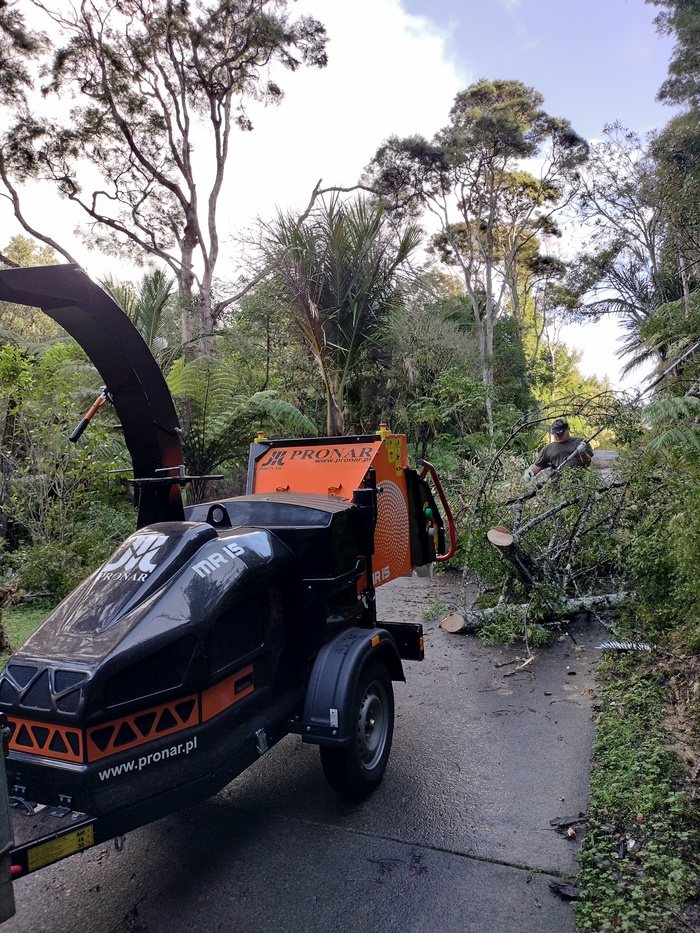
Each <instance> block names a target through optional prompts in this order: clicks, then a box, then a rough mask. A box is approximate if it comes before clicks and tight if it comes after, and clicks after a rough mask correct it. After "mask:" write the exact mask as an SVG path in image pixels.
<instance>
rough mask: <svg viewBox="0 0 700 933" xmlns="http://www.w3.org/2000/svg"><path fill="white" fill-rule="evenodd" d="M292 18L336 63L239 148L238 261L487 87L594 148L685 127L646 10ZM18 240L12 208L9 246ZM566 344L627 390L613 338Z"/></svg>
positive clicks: (446, 10)
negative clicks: (500, 88)
mask: <svg viewBox="0 0 700 933" xmlns="http://www.w3.org/2000/svg"><path fill="white" fill-rule="evenodd" d="M67 2H68V0H56V3H57V4H59V5H60V4H64V3H67ZM291 9H292V12H293V13H296V12H299V13H301V12H306V13H310V14H312V15H314V16H316V17H317V18H318V19H320V20H321V21H322V22H323V23H324V24H325V26H326V29H327V32H328V35H329V45H328V54H329V64H328V66H327V67H326V68H325V69H323V70H315V69H314V70H307V69H300V70H299V71H298V72H297V73H295V74H293V75H290V74H287V73H285V74H283V75H282V78H281V81H282V86H283V88H284V90H285V95H286V96H285V99H284V101H283V102H282V103H281V105H279V106H278V107H270V108H266V109H260V108H258V109H256V108H254V109H253V111H252V116H253V122H254V126H255V129H254V131H253V132H252V133H247V134H240V135H238V136H237V137H236V139H235V140H234V143H233V152H232V156H231V161H230V167H229V176H228V181H227V185H226V188H225V191H224V195H223V197H222V201H221V209H220V216H221V218H222V235H223V238H224V244H225V245H224V250H226V249H227V248H228V249H229V250H230V254H231V256H234V255H235V254H236V248H235V242H236V241H237V240H239V239H240V237H241V234H242V231H244V230H245V229H246V228H247V227H248V226H249V225H250V224H251V223H252V222H253V220H254V218H255V217H257V216H259V217H262V218H268V219H269V218H270V217H271V216H272V215H273V214H274V212H275V211H276V210H277V209H278V208H279V209H296V208H302V207H304V206H306V204H307V203H308V199H309V197H310V194H311V191H312V189H313V187H314V185H315V184H316V183H317V182H318V181H319V180H321V179H322V180H323V183H324V184H328V185H331V184H333V185H344V186H349V185H352V184H353V183H355V182H356V181H357V179H358V177H359V175H360V173H361V172H362V169H363V168H364V166H365V165H366V164H367V163H368V162H369V161H370V159H371V157H372V155H373V154H374V152H375V150H376V148H377V147H378V146H379V145H380V143H381V142H382V141H383V140H384V139H385V138H386V137H388V136H390V135H392V134H398V135H408V134H413V133H420V134H423V135H425V136H428V137H429V136H431V135H432V134H433V133H434V132H435V131H436V130H438V129H440V128H441V127H442V126H443V125H445V124H446V123H447V120H448V113H449V109H450V107H451V105H452V101H453V99H454V96H455V94H457V93H458V92H459V91H460V90H463V89H464V88H466V87H467V86H468V85H469V84H470V83H472V82H474V81H476V80H477V79H478V78H480V77H486V78H491V79H494V78H505V79H516V80H519V81H522V82H523V83H525V84H527V85H531V86H533V87H535V88H536V89H537V90H538V91H540V92H541V93H542V94H543V95H544V99H545V100H544V106H545V109H546V110H547V111H548V112H549V113H551V114H553V115H556V116H561V117H566V118H567V119H569V120H570V121H571V123H572V125H573V127H574V129H576V130H577V131H578V132H579V133H580V134H581V135H583V136H585V137H586V138H588V139H593V138H596V137H600V135H601V133H602V130H603V126H604V125H605V124H606V123H609V122H613V121H616V120H619V121H621V122H622V123H623V124H625V125H626V126H628V127H629V128H631V129H633V130H636V131H637V132H640V133H645V132H647V131H650V130H653V129H654V128H659V127H661V126H663V125H664V124H665V123H666V122H667V121H668V119H670V116H671V111H670V110H669V109H668V108H666V107H663V106H661V105H660V104H658V103H656V101H655V95H656V92H657V90H658V87H659V85H660V84H661V82H662V81H663V80H664V77H665V75H666V68H667V63H668V59H669V56H670V53H671V43H670V41H669V39H668V38H660V37H659V36H658V34H657V32H656V29H655V27H654V25H653V18H654V15H655V13H656V12H657V10H656V9H655V8H654V7H652V6H649V5H647V4H645V3H644V2H643V0H352V2H347V0H346V2H341V0H297V3H295V4H294V5H292V7H291ZM30 194H31V197H30V199H29V201H28V206H29V207H30V208H31V213H32V215H33V216H31V218H30V219H32V220H33V221H35V223H36V225H37V226H38V225H39V224H40V223H41V224H44V225H48V226H49V227H50V228H51V232H52V234H53V235H54V236H56V237H57V238H60V239H61V240H62V241H64V240H66V241H67V242H68V241H69V242H68V248H69V249H70V251H71V252H72V253H73V255H74V256H75V257H76V259H77V260H78V261H79V262H80V263H81V264H82V265H83V266H84V267H85V268H86V270H87V271H88V273H89V274H91V275H93V277H98V276H100V275H103V274H106V272H107V271H109V272H110V273H111V274H112V275H115V276H116V277H120V276H119V270H118V269H117V270H115V268H114V260H113V259H112V260H109V261H105V260H104V259H102V258H101V257H99V256H98V255H97V254H95V253H91V252H89V251H88V250H87V249H86V248H85V247H84V246H83V245H82V244H81V243H80V241H79V240H78V239H76V238H75V237H74V236H73V232H72V229H73V226H74V224H75V223H76V222H77V220H78V218H77V217H75V218H71V216H70V214H69V212H68V211H67V210H66V207H65V205H64V204H57V203H55V202H53V201H52V199H51V197H50V196H49V195H48V194H47V193H46V192H42V193H39V192H35V191H32V192H31V193H30ZM28 213H30V211H28ZM15 232H19V231H18V229H17V228H16V227H15V226H14V221H13V220H12V219H11V217H10V215H9V213H8V212H7V209H6V207H4V206H2V205H0V241H1V242H2V244H3V245H4V244H5V243H6V242H7V240H8V239H9V236H11V235H12V234H13V233H15ZM227 244H228V245H227ZM231 274H232V275H235V270H232V273H231ZM124 277H128V276H124ZM566 339H567V342H568V343H569V344H570V345H572V346H579V347H580V348H581V349H582V351H583V354H584V356H583V361H582V364H581V365H582V369H583V371H584V372H585V373H586V374H588V373H590V372H597V373H598V374H599V375H608V376H609V377H610V378H611V381H612V382H613V383H614V384H619V378H618V369H619V361H617V360H616V359H615V357H614V349H615V339H616V333H615V331H614V329H613V328H611V327H610V326H609V325H605V324H598V325H596V326H595V329H594V332H593V330H592V329H591V328H588V329H585V328H584V329H583V330H581V329H577V330H575V331H574V332H573V333H570V332H568V331H567V334H566Z"/></svg>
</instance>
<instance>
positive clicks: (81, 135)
mask: <svg viewBox="0 0 700 933" xmlns="http://www.w3.org/2000/svg"><path fill="white" fill-rule="evenodd" d="M34 5H35V7H37V8H38V9H39V10H41V11H43V13H44V14H45V15H46V20H47V25H48V26H50V27H51V28H52V29H53V31H56V28H58V30H59V33H58V35H59V39H60V42H59V43H58V44H56V45H55V46H52V47H51V49H50V53H51V56H52V57H51V58H50V59H49V53H48V52H46V55H45V57H44V58H43V59H42V60H43V63H44V66H45V67H46V68H47V70H48V72H49V82H48V84H47V85H46V87H45V88H44V89H43V90H44V92H45V93H46V94H49V95H55V96H56V97H57V98H58V99H59V100H66V99H68V100H73V104H72V107H71V112H70V119H69V120H66V121H63V122H62V121H61V120H60V119H58V120H57V119H56V116H55V114H52V116H51V117H50V118H49V117H45V116H42V115H41V113H40V112H39V111H37V109H36V108H35V106H34V104H33V102H32V101H31V100H30V97H29V96H28V94H27V93H26V91H27V90H29V85H30V83H31V82H34V84H33V87H34V90H38V79H37V78H36V76H34V75H31V79H30V71H29V61H30V58H29V56H30V55H34V56H35V55H37V54H39V52H40V51H41V50H42V45H41V44H40V43H39V40H38V39H37V38H36V37H27V36H26V35H25V33H24V32H21V30H20V25H18V17H19V14H18V13H17V11H16V10H13V9H11V8H10V10H9V11H6V12H5V19H6V20H8V19H9V20H12V21H13V22H15V28H14V31H13V30H12V29H9V31H8V29H7V28H6V29H5V30H4V32H3V33H1V34H2V35H4V36H5V40H4V42H5V46H7V47H8V48H9V56H10V58H11V61H12V63H13V66H14V71H13V72H11V78H12V80H11V82H10V86H9V89H8V93H7V95H6V97H8V98H9V99H8V100H6V101H4V103H5V104H6V106H8V109H9V111H10V112H9V114H7V115H6V125H7V127H8V128H7V129H6V130H5V131H4V133H3V134H2V136H1V137H0V178H1V179H2V181H3V183H4V186H5V189H6V190H7V191H8V193H9V194H10V196H11V198H12V200H13V204H14V209H15V215H16V217H17V218H18V219H19V220H20V222H22V223H23V224H24V225H25V229H27V231H28V232H30V233H33V234H34V235H40V234H39V233H38V232H37V231H36V230H34V229H33V228H31V227H30V226H29V222H28V221H27V220H26V219H25V215H24V213H23V211H22V207H21V203H20V196H19V186H20V185H21V184H22V183H24V182H27V181H29V180H33V181H46V182H49V183H51V184H53V185H54V186H55V187H56V188H57V190H58V191H59V193H60V194H61V195H62V196H63V197H65V198H67V199H68V200H69V201H71V202H72V203H73V204H75V205H77V206H78V207H79V208H80V209H81V210H82V212H83V213H84V215H85V216H86V220H87V228H86V230H85V235H86V238H87V239H88V241H89V243H90V245H91V246H92V247H93V248H97V249H100V250H102V251H103V252H106V253H107V254H112V255H120V256H126V257H127V258H128V259H130V260H131V261H136V262H140V261H142V260H143V258H144V256H149V257H150V259H151V261H158V262H160V263H162V264H165V265H166V266H167V267H168V268H169V269H170V270H171V272H172V274H173V275H174V276H175V278H176V280H177V283H178V289H179V294H180V298H181V303H182V311H183V342H185V343H189V342H190V341H191V340H192V338H193V336H197V337H199V338H200V349H201V350H202V351H204V352H211V335H212V333H213V332H214V330H215V328H216V327H217V324H218V320H219V318H220V316H221V314H222V313H223V310H224V308H225V307H226V305H227V303H228V301H227V300H224V301H223V302H220V303H219V304H218V305H214V304H213V303H212V294H213V289H214V284H215V280H214V276H215V272H216V267H217V263H218V260H219V254H220V239H219V218H218V206H219V198H220V195H221V192H222V189H223V185H224V179H225V173H226V168H227V163H228V160H229V156H230V154H231V150H232V148H233V140H232V132H233V131H234V129H236V128H238V129H240V130H244V131H249V130H251V129H252V128H253V124H252V120H251V118H250V115H249V113H248V109H247V105H248V103H249V102H250V101H251V100H256V101H262V102H264V103H276V102H278V101H279V100H281V98H282V96H283V92H282V89H281V87H280V85H279V83H278V81H277V74H278V71H280V70H283V69H287V70H289V71H295V70H297V69H298V68H299V67H300V66H301V65H302V64H304V65H308V66H312V67H323V66H324V65H325V64H326V52H325V45H326V35H325V30H324V27H323V26H322V24H321V23H320V22H318V21H317V20H315V19H313V18H312V17H310V16H300V17H298V18H297V19H294V18H292V17H291V16H290V15H289V12H288V9H287V7H288V3H287V0H255V2H252V3H251V2H249V0H208V2H202V3H197V4H194V3H190V2H188V0H178V2H174V3H172V2H164V0H122V2H120V3H119V4H117V5H115V4H112V3H104V2H102V0H89V2H84V3H81V4H78V5H75V6H71V5H62V6H58V7H56V6H55V5H51V4H44V3H42V2H41V0H35V2H34ZM25 39H26V41H25ZM12 75H14V77H12ZM86 164H87V165H88V166H90V171H86V170H85V166H86ZM95 172H96V173H97V176H98V178H99V180H98V181H97V182H96V183H95V184H91V183H90V182H89V181H87V180H86V179H88V178H90V177H92V175H93V173H95ZM205 179H206V184H207V189H206V196H205V197H202V196H201V194H200V191H201V190H202V188H203V187H204V183H205V182H204V180H205ZM90 187H92V190H90ZM41 238H42V239H44V240H45V241H46V242H49V238H47V237H46V236H41ZM51 242H52V243H53V241H51ZM53 245H56V244H53ZM61 252H62V254H63V255H64V256H65V257H66V258H68V259H69V260H70V254H69V253H67V252H66V251H65V250H64V249H61ZM191 311H195V312H196V313H195V322H196V323H195V324H194V325H193V322H192V320H191V318H190V312H191ZM193 326H194V327H195V328H196V329H195V330H194V334H193Z"/></svg>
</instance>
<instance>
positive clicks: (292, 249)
mask: <svg viewBox="0 0 700 933" xmlns="http://www.w3.org/2000/svg"><path fill="white" fill-rule="evenodd" d="M420 237H421V233H420V229H419V228H418V227H417V226H416V225H415V224H408V225H407V226H405V227H404V228H403V229H401V230H397V229H396V228H395V227H394V226H393V225H392V224H391V223H390V222H389V220H388V218H387V216H386V214H385V211H384V209H383V208H382V207H380V206H371V205H370V204H368V203H367V202H366V201H363V200H358V201H355V202H348V203H343V202H342V201H341V200H340V199H339V197H338V196H333V197H332V198H331V199H330V200H329V201H324V202H322V203H320V204H319V205H318V206H316V207H315V208H313V209H312V210H311V212H310V213H309V214H308V215H307V216H305V217H302V218H298V217H294V216H290V215H286V216H285V215H280V216H278V218H277V220H276V221H274V222H273V223H271V224H269V225H268V226H267V227H266V228H265V230H264V233H263V241H262V252H263V255H264V257H265V261H266V263H267V264H269V266H270V268H272V269H273V270H274V273H273V280H274V282H275V284H276V286H277V292H278V295H279V296H280V298H281V300H282V301H283V302H284V305H285V306H286V308H287V309H288V311H289V313H290V314H291V315H292V316H293V318H294V320H295V321H296V323H297V325H298V327H299V329H300V331H301V333H302V334H303V336H304V339H305V341H306V344H307V346H308V347H309V349H310V351H311V353H312V355H313V357H314V360H315V361H316V364H317V365H318V369H319V372H320V375H321V378H322V379H323V384H324V388H325V394H326V401H327V430H328V435H329V436H330V437H334V436H338V435H342V434H343V433H344V432H345V412H344V405H345V392H346V388H347V385H348V382H349V380H350V379H351V377H352V374H353V368H354V366H355V364H356V362H357V360H358V358H359V356H360V355H361V353H362V352H363V350H364V349H365V348H366V346H367V345H368V344H369V343H371V342H373V341H376V340H378V339H379V337H380V332H381V327H382V325H383V323H384V322H385V321H386V318H387V317H388V315H389V314H390V313H391V311H392V310H393V309H395V308H396V307H397V306H398V305H399V304H400V302H401V283H402V277H403V276H404V275H405V274H406V271H407V264H408V261H409V259H410V257H411V255H412V253H413V252H414V250H415V249H416V248H417V246H418V244H419V242H420Z"/></svg>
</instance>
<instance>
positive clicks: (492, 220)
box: [365, 79, 588, 430]
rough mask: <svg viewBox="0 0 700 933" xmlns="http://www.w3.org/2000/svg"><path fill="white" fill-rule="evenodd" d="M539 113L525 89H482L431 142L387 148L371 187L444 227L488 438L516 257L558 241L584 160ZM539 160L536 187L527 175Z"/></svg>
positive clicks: (565, 127)
mask: <svg viewBox="0 0 700 933" xmlns="http://www.w3.org/2000/svg"><path fill="white" fill-rule="evenodd" d="M542 103H543V98H542V95H541V94H539V93H538V92H537V91H535V90H534V89H533V88H529V87H526V86H525V85H523V84H521V83H520V82H519V81H487V80H485V79H484V80H481V81H479V82H478V83H476V84H474V85H472V86H471V87H469V88H467V89H466V90H465V91H462V92H461V93H460V94H458V95H457V97H456V98H455V102H454V105H453V107H452V110H451V111H450V122H449V124H448V125H447V126H446V127H445V128H444V129H443V130H441V131H440V132H439V133H437V134H436V136H435V137H434V139H433V140H432V141H427V140H425V139H424V138H422V137H418V136H413V137H409V138H405V139H398V138H395V137H394V138H392V139H390V140H388V142H386V143H385V144H384V145H382V146H381V147H380V148H379V150H378V151H377V153H376V155H375V157H374V159H373V161H372V163H371V164H370V166H369V168H368V171H367V173H366V178H365V180H366V182H367V184H368V185H370V186H371V187H372V188H373V189H374V190H376V191H377V192H379V193H380V195H382V196H383V197H384V198H385V199H387V201H388V202H389V203H390V204H391V205H393V206H394V207H395V208H398V209H401V210H404V211H417V210H423V209H427V210H428V211H430V212H431V213H432V214H433V215H434V216H435V217H436V218H437V219H438V221H439V224H440V228H441V231H440V233H439V235H438V236H437V238H436V246H437V248H438V251H439V253H440V255H441V257H442V258H443V259H444V260H446V261H448V262H450V263H451V264H452V265H453V266H454V267H455V268H456V269H458V270H459V272H460V273H461V277H462V281H463V284H464V288H465V291H466V294H467V296H468V299H469V303H470V306H471V312H472V314H473V317H474V322H475V324H476V328H477V334H478V339H479V350H480V357H481V378H482V382H483V384H484V386H485V387H486V416H487V422H488V425H489V429H490V430H492V428H493V410H492V409H493V382H494V369H493V339H494V324H495V322H496V319H497V318H498V316H499V315H500V314H502V313H504V312H506V310H507V305H508V302H509V300H511V299H512V298H513V296H514V295H517V294H518V287H517V276H518V256H519V253H520V252H521V251H522V250H523V249H525V248H526V246H527V244H528V242H529V241H530V239H531V238H532V237H533V236H535V235H536V234H537V233H538V232H540V233H541V234H542V233H545V232H553V231H554V228H553V225H552V215H553V213H554V212H555V211H556V210H557V209H558V208H560V207H561V206H562V203H563V201H564V190H565V185H566V183H567V182H570V181H572V180H573V179H574V177H575V172H576V170H577V168H578V167H579V166H580V164H581V163H582V162H583V161H584V160H585V159H586V157H587V151H588V147H587V145H586V143H585V142H584V140H583V139H581V137H580V136H578V135H577V134H576V133H575V132H574V131H573V130H572V128H571V126H570V124H569V122H568V121H566V120H562V119H557V118H554V117H551V116H550V115H549V114H547V113H546V112H545V111H544V110H543V109H542ZM535 159H536V160H537V161H538V163H539V164H540V166H541V168H540V172H539V175H538V177H535V176H534V175H533V174H531V173H530V172H528V171H525V170H524V164H525V161H526V160H535ZM511 310H515V311H516V312H517V308H511Z"/></svg>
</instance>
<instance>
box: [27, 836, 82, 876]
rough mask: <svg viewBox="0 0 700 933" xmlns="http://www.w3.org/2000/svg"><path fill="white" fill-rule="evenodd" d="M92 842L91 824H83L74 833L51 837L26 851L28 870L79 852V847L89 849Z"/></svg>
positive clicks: (33, 869) (34, 869)
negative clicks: (49, 839) (48, 840)
mask: <svg viewBox="0 0 700 933" xmlns="http://www.w3.org/2000/svg"><path fill="white" fill-rule="evenodd" d="M94 844H95V833H94V831H93V828H92V826H83V827H81V829H76V831H75V832H74V833H68V834H67V835H66V836H60V837H59V838H58V839H51V841H50V842H42V844H41V845H38V846H37V847H36V849H31V850H30V851H29V852H28V853H27V867H28V868H29V871H36V870H37V869H38V868H43V867H44V866H45V865H51V863H52V862H58V861H59V860H60V859H62V858H66V856H68V855H73V853H74V852H80V850H81V849H89V848H90V846H93V845H94Z"/></svg>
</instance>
